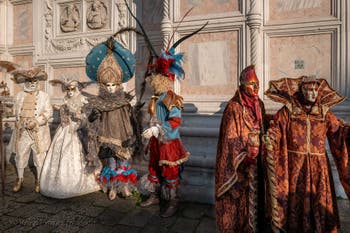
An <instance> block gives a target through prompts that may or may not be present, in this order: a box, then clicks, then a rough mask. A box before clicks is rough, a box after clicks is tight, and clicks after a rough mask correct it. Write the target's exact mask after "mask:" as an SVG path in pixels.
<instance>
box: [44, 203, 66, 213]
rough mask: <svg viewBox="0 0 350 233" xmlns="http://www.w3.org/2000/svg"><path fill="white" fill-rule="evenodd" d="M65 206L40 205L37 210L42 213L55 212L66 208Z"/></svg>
mask: <svg viewBox="0 0 350 233" xmlns="http://www.w3.org/2000/svg"><path fill="white" fill-rule="evenodd" d="M66 209H67V206H63V205H58V204H52V205H41V206H40V207H38V210H39V211H40V212H42V213H48V214H57V213H59V212H61V211H62V210H66Z"/></svg>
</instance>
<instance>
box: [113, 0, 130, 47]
mask: <svg viewBox="0 0 350 233" xmlns="http://www.w3.org/2000/svg"><path fill="white" fill-rule="evenodd" d="M116 5H117V9H118V14H119V15H118V16H119V20H118V28H119V29H121V28H125V27H127V24H128V21H127V20H128V19H127V14H126V13H127V8H126V5H125V3H124V1H123V0H119V1H117V2H116ZM117 40H118V41H119V42H121V43H122V44H123V45H124V46H128V43H127V40H126V34H125V33H122V34H119V35H118V37H117Z"/></svg>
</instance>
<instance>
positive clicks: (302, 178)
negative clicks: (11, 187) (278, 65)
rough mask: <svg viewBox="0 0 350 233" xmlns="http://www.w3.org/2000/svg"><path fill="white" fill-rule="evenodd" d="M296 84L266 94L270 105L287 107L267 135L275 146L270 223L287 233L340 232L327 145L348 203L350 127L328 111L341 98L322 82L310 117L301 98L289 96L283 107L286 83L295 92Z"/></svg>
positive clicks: (270, 155) (271, 159)
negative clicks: (278, 102) (274, 102)
mask: <svg viewBox="0 0 350 233" xmlns="http://www.w3.org/2000/svg"><path fill="white" fill-rule="evenodd" d="M297 81H298V80H284V81H283V83H282V82H278V81H277V82H276V83H274V85H275V86H274V87H273V88H272V89H270V90H268V91H267V95H268V96H270V97H271V98H272V99H274V100H280V102H283V103H285V104H286V105H285V106H284V107H283V108H282V109H281V110H279V111H278V112H277V114H276V115H275V118H274V123H273V126H272V127H271V128H270V129H269V131H268V134H269V137H270V139H271V142H272V143H271V145H270V146H271V147H270V148H269V149H268V157H267V161H268V170H269V180H270V192H271V194H272V196H271V205H272V222H273V225H274V226H276V227H277V228H279V229H283V230H284V231H286V232H288V233H297V232H298V233H328V232H332V233H333V232H337V229H338V228H339V216H338V208H337V202H336V196H335V190H334V184H333V177H332V173H331V167H330V164H329V160H328V157H327V152H326V148H325V146H326V145H325V144H326V139H327V138H328V142H329V145H330V148H331V151H332V155H333V158H334V161H335V164H336V167H337V169H338V172H339V177H340V180H341V183H342V184H343V186H344V189H345V191H346V194H347V195H348V197H350V186H349V185H350V167H349V161H348V156H349V145H347V139H346V137H347V135H348V133H349V126H347V125H345V124H344V123H343V122H342V121H340V120H338V119H337V118H336V116H335V115H334V114H333V113H332V112H331V111H329V107H330V106H332V105H334V104H336V103H338V102H340V101H342V98H341V97H340V96H339V95H337V93H336V92H335V91H334V90H332V89H331V88H330V87H329V86H328V84H327V82H326V81H325V80H320V83H321V84H320V88H319V98H318V100H317V102H316V103H315V105H314V106H313V107H312V109H311V111H310V112H306V109H305V108H304V107H303V106H302V105H301V104H300V100H299V99H298V96H299V97H300V95H298V94H294V95H293V93H290V94H291V97H292V98H290V100H291V101H285V100H286V99H288V98H285V96H286V92H284V93H282V92H279V93H280V94H278V91H276V90H280V89H286V88H285V87H286V84H287V83H288V85H289V87H293V84H295V83H293V82H297ZM299 81H300V80H299ZM271 90H272V91H271ZM281 93H282V94H281Z"/></svg>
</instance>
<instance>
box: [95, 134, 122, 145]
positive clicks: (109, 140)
mask: <svg viewBox="0 0 350 233" xmlns="http://www.w3.org/2000/svg"><path fill="white" fill-rule="evenodd" d="M97 141H98V142H100V143H110V144H113V145H116V146H122V141H121V140H119V139H115V138H106V137H103V136H97Z"/></svg>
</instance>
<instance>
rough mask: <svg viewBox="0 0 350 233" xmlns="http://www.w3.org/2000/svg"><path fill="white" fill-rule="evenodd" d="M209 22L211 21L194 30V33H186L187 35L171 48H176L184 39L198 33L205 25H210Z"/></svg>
mask: <svg viewBox="0 0 350 233" xmlns="http://www.w3.org/2000/svg"><path fill="white" fill-rule="evenodd" d="M208 23H209V22H206V23H205V24H204V25H203V26H202V27H201V28H199V29H197V30H196V31H194V32H192V33H190V34H188V35H186V36H183V37H181V38H180V39H179V40H178V41H176V42H175V43H174V44H173V46H171V48H174V49H175V48H176V47H177V46H178V45H179V44H180V43H181V42H183V41H184V40H187V39H188V38H190V37H191V36H193V35H195V34H197V33H198V32H200V31H202V30H203V28H205V27H206V26H207V25H208ZM171 48H170V49H171Z"/></svg>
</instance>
